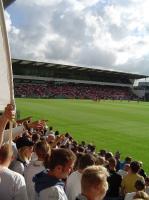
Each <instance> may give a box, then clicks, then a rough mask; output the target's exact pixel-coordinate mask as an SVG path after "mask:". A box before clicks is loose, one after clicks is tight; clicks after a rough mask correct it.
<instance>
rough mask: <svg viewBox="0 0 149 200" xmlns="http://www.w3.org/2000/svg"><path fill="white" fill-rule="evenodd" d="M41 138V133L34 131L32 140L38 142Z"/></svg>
mask: <svg viewBox="0 0 149 200" xmlns="http://www.w3.org/2000/svg"><path fill="white" fill-rule="evenodd" d="M39 140H40V135H39V134H38V133H34V134H33V135H32V141H33V142H34V143H36V142H38V141H39Z"/></svg>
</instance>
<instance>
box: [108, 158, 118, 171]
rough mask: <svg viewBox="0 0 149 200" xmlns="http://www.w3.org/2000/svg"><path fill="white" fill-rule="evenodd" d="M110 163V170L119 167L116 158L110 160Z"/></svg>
mask: <svg viewBox="0 0 149 200" xmlns="http://www.w3.org/2000/svg"><path fill="white" fill-rule="evenodd" d="M108 161H109V169H115V168H116V165H117V161H116V159H115V158H114V157H111V158H109V159H108Z"/></svg>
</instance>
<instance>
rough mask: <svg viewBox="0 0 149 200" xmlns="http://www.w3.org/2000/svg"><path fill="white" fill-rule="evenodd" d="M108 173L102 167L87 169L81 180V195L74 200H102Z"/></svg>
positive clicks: (106, 187) (106, 185)
mask: <svg viewBox="0 0 149 200" xmlns="http://www.w3.org/2000/svg"><path fill="white" fill-rule="evenodd" d="M107 176H108V172H107V170H106V168H104V167H102V166H95V165H93V166H90V167H87V168H86V169H85V170H84V171H83V174H82V178H81V194H79V195H78V196H77V198H76V200H97V199H98V200H102V199H103V198H104V196H105V194H106V191H107V189H108V183H107Z"/></svg>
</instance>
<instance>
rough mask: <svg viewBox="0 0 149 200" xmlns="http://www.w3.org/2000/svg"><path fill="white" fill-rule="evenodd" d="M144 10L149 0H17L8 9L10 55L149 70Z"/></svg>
mask: <svg viewBox="0 0 149 200" xmlns="http://www.w3.org/2000/svg"><path fill="white" fill-rule="evenodd" d="M148 8H149V1H148V0H143V1H142V0H92V1H91V0H57V1H55V0H50V1H47V0H38V1H37V0H32V1H30V0H26V1H22V0H17V1H15V3H14V4H12V5H11V6H10V8H9V14H8V13H7V12H6V19H7V20H6V21H7V28H8V31H9V38H10V44H11V50H12V55H13V57H17V58H25V59H37V60H43V61H48V60H49V61H50V60H55V61H57V62H67V63H74V64H78V65H79V64H81V65H90V66H103V67H104V68H113V69H115V70H124V71H131V72H139V73H145V74H147V73H148V74H149V68H148V64H149V59H148V56H149V21H148V19H149V12H148ZM142 65H143V66H142Z"/></svg>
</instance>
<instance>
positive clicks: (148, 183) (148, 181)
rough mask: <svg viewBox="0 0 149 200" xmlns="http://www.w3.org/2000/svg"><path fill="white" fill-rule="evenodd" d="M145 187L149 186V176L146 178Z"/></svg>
mask: <svg viewBox="0 0 149 200" xmlns="http://www.w3.org/2000/svg"><path fill="white" fill-rule="evenodd" d="M145 185H146V186H149V176H147V177H146V178H145Z"/></svg>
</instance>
